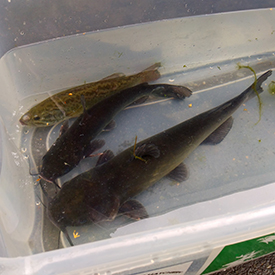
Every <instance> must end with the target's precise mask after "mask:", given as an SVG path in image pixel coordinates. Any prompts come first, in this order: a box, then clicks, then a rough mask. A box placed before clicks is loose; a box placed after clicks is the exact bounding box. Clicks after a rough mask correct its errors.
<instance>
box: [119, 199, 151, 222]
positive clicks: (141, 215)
mask: <svg viewBox="0 0 275 275" xmlns="http://www.w3.org/2000/svg"><path fill="white" fill-rule="evenodd" d="M118 213H119V214H122V215H125V216H127V217H128V218H130V219H134V220H141V219H145V218H148V217H149V216H148V213H147V211H146V209H145V207H144V206H143V205H142V204H141V203H140V202H139V201H137V200H128V201H126V202H125V203H124V204H122V205H121V206H120V208H119V211H118Z"/></svg>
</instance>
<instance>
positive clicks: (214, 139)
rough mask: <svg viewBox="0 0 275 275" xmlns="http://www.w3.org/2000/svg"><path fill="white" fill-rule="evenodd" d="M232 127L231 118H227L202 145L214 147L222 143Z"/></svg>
mask: <svg viewBox="0 0 275 275" xmlns="http://www.w3.org/2000/svg"><path fill="white" fill-rule="evenodd" d="M232 125H233V118H232V116H231V117H229V118H228V119H227V120H226V121H225V122H224V123H223V124H222V125H221V126H220V127H218V128H217V129H216V130H215V131H214V132H213V133H212V134H211V135H210V136H208V137H207V138H206V139H205V140H204V141H203V142H202V144H204V145H215V144H218V143H220V142H222V141H223V139H224V138H225V137H226V136H227V134H228V133H229V131H230V129H231V128H232Z"/></svg>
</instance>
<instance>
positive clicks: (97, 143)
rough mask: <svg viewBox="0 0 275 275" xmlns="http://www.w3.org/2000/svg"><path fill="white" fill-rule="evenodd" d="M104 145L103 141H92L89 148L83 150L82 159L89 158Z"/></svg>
mask: <svg viewBox="0 0 275 275" xmlns="http://www.w3.org/2000/svg"><path fill="white" fill-rule="evenodd" d="M104 145H105V141H104V140H103V139H94V140H93V141H91V142H90V144H89V146H87V147H86V148H85V151H84V154H83V155H84V158H87V157H91V154H92V153H93V152H94V151H97V150H99V149H100V148H101V147H103V146H104Z"/></svg>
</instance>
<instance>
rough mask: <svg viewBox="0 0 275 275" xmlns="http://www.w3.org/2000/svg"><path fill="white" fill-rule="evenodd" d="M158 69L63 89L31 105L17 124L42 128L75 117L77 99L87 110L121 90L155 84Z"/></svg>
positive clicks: (78, 112) (78, 104)
mask: <svg viewBox="0 0 275 275" xmlns="http://www.w3.org/2000/svg"><path fill="white" fill-rule="evenodd" d="M160 66H161V63H155V64H154V65H152V66H150V67H149V68H147V69H145V70H143V71H142V72H140V73H137V74H134V75H129V76H125V75H123V74H113V75H111V76H109V77H106V78H103V79H101V80H99V81H97V82H91V83H87V84H83V85H80V86H77V87H73V88H70V89H67V90H65V91H62V92H60V93H57V94H55V95H53V96H50V97H49V98H47V99H45V100H43V101H42V102H40V103H39V104H37V105H35V106H34V107H32V108H31V109H30V110H29V111H28V112H26V113H25V114H24V115H22V117H21V118H20V120H19V121H20V123H21V124H22V125H27V126H35V127H46V126H51V125H54V124H56V123H58V122H60V121H62V120H64V119H66V118H68V117H77V116H79V115H80V114H81V113H82V111H83V108H82V105H81V100H80V98H81V95H83V96H84V98H85V101H86V107H87V109H88V108H91V107H92V106H93V105H95V104H96V103H97V102H99V101H101V100H102V99H104V98H106V97H109V96H110V95H112V94H115V93H117V92H119V91H121V90H124V89H126V88H130V87H133V86H136V85H138V84H140V83H144V82H150V81H154V80H157V79H158V78H159V77H160V73H159V71H158V68H159V67H160Z"/></svg>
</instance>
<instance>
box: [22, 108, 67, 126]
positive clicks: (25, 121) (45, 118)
mask: <svg viewBox="0 0 275 275" xmlns="http://www.w3.org/2000/svg"><path fill="white" fill-rule="evenodd" d="M63 119H64V114H63V113H62V112H61V111H60V110H59V109H57V110H51V111H49V110H46V109H45V110H38V109H37V108H35V107H34V108H32V109H31V110H30V111H28V112H26V113H25V114H24V115H22V116H21V118H20V119H19V122H20V123H21V124H22V125H24V126H35V127H46V126H52V125H54V124H55V123H57V122H59V121H61V120H63Z"/></svg>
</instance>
